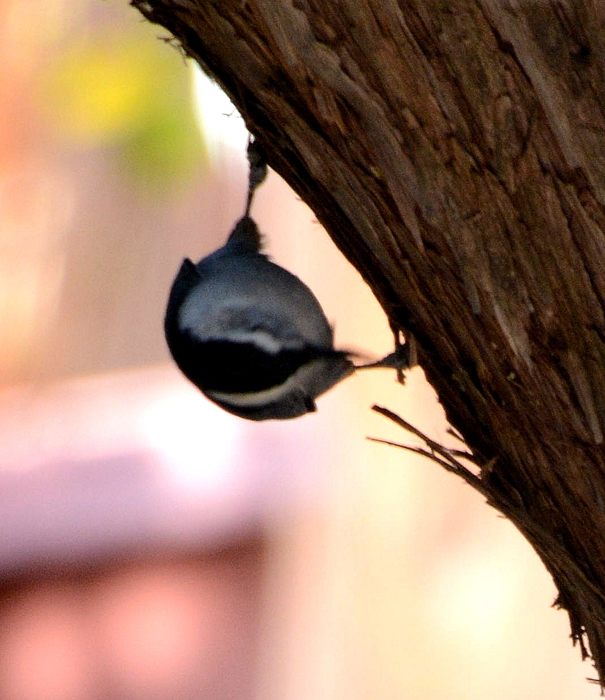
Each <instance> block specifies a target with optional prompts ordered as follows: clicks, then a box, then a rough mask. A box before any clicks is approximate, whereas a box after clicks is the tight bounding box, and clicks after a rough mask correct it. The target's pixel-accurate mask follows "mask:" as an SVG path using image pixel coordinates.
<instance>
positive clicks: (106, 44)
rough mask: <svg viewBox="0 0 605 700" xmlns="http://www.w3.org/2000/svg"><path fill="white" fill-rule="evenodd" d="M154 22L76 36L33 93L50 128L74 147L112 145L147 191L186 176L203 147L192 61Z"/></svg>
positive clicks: (198, 162) (202, 161)
mask: <svg viewBox="0 0 605 700" xmlns="http://www.w3.org/2000/svg"><path fill="white" fill-rule="evenodd" d="M157 35H158V28H157V27H155V26H153V25H151V24H148V23H142V22H140V21H138V22H136V23H135V22H133V24H132V26H131V27H129V28H127V29H120V30H113V31H111V30H108V29H107V28H103V30H102V33H101V31H100V32H99V33H96V34H93V35H91V36H88V37H84V38H83V37H82V36H81V35H80V36H78V37H77V38H76V39H75V40H73V41H72V42H71V43H68V44H67V45H66V46H65V47H64V50H62V51H61V52H59V53H58V54H57V57H56V58H55V59H54V60H53V61H52V62H51V63H50V64H49V65H48V66H47V67H46V68H45V70H43V71H42V74H41V76H40V90H39V98H40V101H41V104H42V106H43V109H44V111H45V113H46V114H47V115H48V121H49V122H50V124H51V125H52V128H53V130H54V131H55V132H56V133H57V134H58V135H59V136H60V137H62V138H63V139H64V140H66V141H68V142H70V143H72V144H73V145H74V146H79V147H96V148H98V147H102V146H111V147H113V148H115V149H116V152H117V153H118V155H119V156H120V157H121V158H122V159H123V162H124V165H125V167H126V169H127V170H128V171H129V172H130V173H131V174H132V175H133V176H134V177H135V178H136V179H137V181H139V182H140V183H143V184H144V185H145V186H146V187H151V188H152V189H153V190H156V189H158V186H159V185H160V184H161V186H162V188H165V187H166V185H172V186H174V185H176V184H179V183H182V182H183V181H185V180H187V179H189V178H190V177H191V176H192V175H193V174H194V173H195V171H196V170H197V169H198V168H199V167H200V166H203V165H204V164H205V162H206V159H207V149H206V148H205V145H204V143H203V139H202V137H201V134H200V130H199V126H198V124H197V122H196V118H195V111H194V106H193V103H192V66H188V65H187V63H186V61H185V60H184V58H183V56H182V55H181V54H180V53H179V52H178V51H177V50H176V49H175V48H174V47H172V46H170V45H169V42H167V41H160V40H158V36H157Z"/></svg>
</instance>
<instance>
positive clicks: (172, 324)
mask: <svg viewBox="0 0 605 700" xmlns="http://www.w3.org/2000/svg"><path fill="white" fill-rule="evenodd" d="M248 161H249V163H250V175H249V187H248V198H247V202H246V209H245V213H244V216H243V217H242V218H241V219H240V220H239V221H238V222H237V224H236V225H235V228H234V229H233V231H232V232H231V234H230V236H229V238H228V240H227V242H226V243H225V245H224V246H223V247H222V248H219V249H218V250H217V251H215V252H214V253H212V254H211V255H208V256H207V257H205V258H203V259H202V260H200V261H199V262H198V263H197V264H194V263H193V262H192V261H191V260H189V259H185V260H184V261H183V263H182V265H181V268H180V270H179V272H178V274H177V276H176V279H175V280H174V283H173V285H172V289H171V291H170V296H169V299H168V308H167V310H166V316H165V320H164V331H165V335H166V340H167V343H168V347H169V349H170V352H171V354H172V357H173V358H174V361H175V362H176V364H177V365H178V367H179V368H180V369H181V371H182V372H183V374H184V375H185V376H186V377H187V378H188V379H189V380H190V381H192V382H193V383H194V384H195V385H196V386H197V387H198V388H199V389H200V390H201V391H202V393H203V394H204V395H205V396H207V397H208V398H209V399H210V400H211V401H213V402H214V403H216V404H218V405H219V406H221V407H222V408H223V409H225V410H226V411H228V412H229V413H233V414H235V415H237V416H240V417H241V418H247V419H249V420H256V421H260V420H268V419H286V418H296V417H298V416H302V415H304V414H305V413H310V412H312V411H315V410H316V406H315V399H316V398H317V397H318V396H320V395H321V394H323V393H324V392H326V391H327V390H328V389H330V388H331V387H333V386H334V385H335V384H337V383H338V382H339V381H340V380H341V379H344V378H345V377H347V376H348V375H350V374H352V373H353V372H354V371H355V370H356V369H361V368H369V367H394V368H397V369H402V368H406V367H407V366H408V358H407V345H402V346H400V347H398V348H397V349H396V351H395V352H394V353H391V354H390V355H388V356H387V357H386V358H384V359H383V360H381V361H379V362H375V363H372V364H369V365H362V366H361V367H359V366H355V365H354V364H353V362H352V361H351V359H350V356H351V355H352V354H353V353H350V352H347V351H344V350H336V349H335V348H334V337H333V331H332V328H331V326H330V324H329V323H328V320H327V319H326V316H325V314H324V312H323V310H322V308H321V306H320V304H319V302H318V301H317V299H316V298H315V296H314V294H313V292H311V290H310V289H309V288H308V287H307V286H306V285H305V284H304V283H303V282H302V281H301V280H300V279H299V278H298V277H296V276H295V275H293V274H292V273H290V272H288V271H287V270H285V269H284V268H283V267H280V266H279V265H276V264H275V263H273V262H271V261H270V260H269V259H268V258H267V256H266V255H265V254H264V253H263V252H262V246H261V236H260V233H259V231H258V228H257V226H256V223H255V222H254V221H253V219H252V218H251V217H250V208H251V205H252V198H253V196H254V192H255V190H256V188H257V187H258V186H259V185H260V184H261V183H262V182H263V180H264V179H265V177H266V174H267V165H266V160H265V157H264V152H263V151H262V148H261V147H260V144H259V143H258V142H257V141H251V142H250V143H249V145H248Z"/></svg>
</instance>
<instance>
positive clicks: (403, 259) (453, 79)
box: [133, 0, 605, 679]
mask: <svg viewBox="0 0 605 700" xmlns="http://www.w3.org/2000/svg"><path fill="white" fill-rule="evenodd" d="M133 4H134V5H135V6H136V7H138V8H139V10H140V11H141V12H142V13H143V14H144V15H145V16H146V17H148V18H149V19H150V20H152V21H154V22H157V23H159V24H162V25H163V26H165V27H166V28H168V29H169V30H170V31H171V32H172V33H173V34H174V36H175V37H176V38H177V39H178V41H179V42H180V43H181V45H182V46H183V48H184V50H185V52H186V53H187V54H189V55H191V56H192V57H193V58H195V59H196V60H197V61H198V62H199V63H200V64H201V65H202V67H203V68H204V69H205V70H206V71H207V72H208V73H209V74H210V75H212V76H213V77H214V78H215V79H216V80H217V81H218V82H219V84H220V85H221V86H222V87H223V88H224V89H225V90H226V92H227V93H228V94H229V95H230V97H231V98H232V100H233V102H234V103H235V104H236V106H237V107H238V109H239V110H240V111H241V113H242V115H243V116H244V118H245V120H246V123H247V125H248V127H249V129H250V130H251V131H252V133H254V134H255V135H256V136H257V137H258V138H259V139H260V140H261V142H262V143H263V144H264V145H265V147H266V150H267V151H268V153H269V162H270V165H271V166H272V167H273V168H274V169H275V170H277V171H278V172H279V173H280V174H281V175H282V176H283V177H284V178H285V179H286V180H287V181H288V182H289V183H290V184H291V185H292V187H293V188H294V189H295V190H296V191H297V192H298V194H300V196H301V197H302V198H303V199H304V200H305V201H306V202H307V203H308V204H309V205H310V206H311V208H312V209H313V210H314V212H315V214H316V215H317V217H318V219H319V220H320V221H321V223H322V224H323V225H324V226H325V228H326V229H327V231H328V232H329V234H330V235H331V236H332V237H333V239H334V240H335V241H336V243H337V245H338V246H339V247H340V249H341V250H342V251H343V252H344V254H345V255H346V256H347V257H348V258H349V259H350V260H351V262H352V263H353V264H354V265H355V266H356V267H357V268H358V269H359V270H360V272H361V273H362V275H363V276H364V278H365V279H366V281H367V282H368V284H369V285H370V286H371V287H372V289H373V290H374V292H375V293H376V295H377V297H378V299H379V300H380V301H381V303H382V305H383V306H384V308H385V311H386V312H387V314H388V316H389V319H390V320H391V322H392V324H393V325H394V326H395V327H398V328H401V329H403V330H405V331H406V332H407V333H412V334H413V336H414V337H415V339H416V342H417V346H418V359H419V363H420V364H421V365H422V367H423V368H424V370H425V372H426V374H427V376H428V378H429V381H430V382H431V383H432V384H433V386H434V387H435V389H436V390H437V392H438V395H439V397H440V400H441V402H442V403H443V405H444V407H445V409H446V412H447V416H448V419H449V420H450V422H451V423H452V425H453V426H455V428H456V429H457V430H458V431H459V432H460V433H461V434H462V435H463V436H464V438H465V440H466V441H467V443H468V445H469V446H470V447H471V448H472V450H473V452H474V454H475V457H476V458H477V460H478V462H479V463H480V464H482V465H483V469H482V472H481V483H482V489H481V490H482V492H483V493H485V494H486V496H487V498H488V500H489V502H490V503H491V504H492V505H494V506H495V507H496V508H498V509H499V510H501V511H502V512H503V513H504V514H505V515H506V516H507V517H508V518H510V520H512V521H513V522H514V523H515V524H516V526H517V527H518V528H519V529H520V530H521V532H522V533H523V534H524V535H525V536H526V537H527V538H528V540H529V541H530V542H531V543H532V545H533V546H534V548H535V550H536V551H537V553H538V554H539V556H540V557H541V558H542V560H543V562H544V564H545V565H546V567H547V568H548V570H549V571H550V573H551V574H552V576H553V578H554V580H555V583H556V585H557V587H558V590H559V593H560V595H559V598H558V603H559V605H561V606H562V607H564V608H565V609H566V610H567V611H568V613H569V617H570V621H571V630H572V636H573V639H574V641H578V642H579V643H580V647H581V651H582V654H584V655H585V654H587V653H588V647H589V649H590V653H591V655H592V657H593V660H594V663H595V666H596V669H597V671H598V673H599V676H600V678H601V679H604V678H605V449H604V445H603V436H604V433H605V343H604V340H605V209H604V207H603V205H604V203H605V3H603V2H601V0H568V1H567V0H535V1H531V0H380V2H374V1H373V0H330V1H328V2H326V0H133ZM403 390H404V389H403Z"/></svg>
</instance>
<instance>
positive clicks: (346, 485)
mask: <svg viewBox="0 0 605 700" xmlns="http://www.w3.org/2000/svg"><path fill="white" fill-rule="evenodd" d="M158 37H160V38H164V39H166V38H167V34H166V32H165V31H164V30H162V29H161V28H158V27H153V26H151V25H149V24H146V23H144V22H143V21H142V18H141V17H140V16H139V14H138V13H137V12H135V11H134V10H133V9H132V8H130V7H129V6H128V5H127V2H126V0H119V1H118V0H110V1H108V2H101V1H100V0H94V1H93V0H90V1H89V0H79V1H78V2H76V1H74V0H28V1H27V2H23V1H22V0H0V39H1V40H0V75H1V76H2V77H1V79H0V80H1V87H0V123H1V128H0V251H1V254H0V340H1V342H0V699H1V700H100V699H107V700H109V699H111V700H143V699H144V700H227V699H228V700H236V699H237V700H345V699H346V700H370V699H371V700H390V699H395V698H397V699H398V700H401V699H406V700H446V699H447V700H455V699H457V698H460V699H464V700H474V699H477V700H479V699H481V700H484V699H485V698H490V699H491V700H498V699H500V698H502V699H504V698H506V699H507V700H509V699H511V698H514V699H515V700H525V699H527V700H530V699H532V700H533V699H534V698H536V697H548V698H550V699H551V700H555V699H558V698H561V699H563V698H569V697H574V698H575V699H576V700H579V699H580V698H597V697H598V689H597V687H596V686H594V685H591V684H589V683H588V682H587V681H586V677H587V676H588V677H591V676H594V672H593V670H592V667H591V666H590V665H589V664H582V663H581V662H580V654H579V651H578V650H577V649H573V648H572V646H571V642H570V640H569V629H568V622H567V618H566V616H565V614H564V613H562V612H557V611H555V610H553V609H552V608H551V604H552V602H553V600H554V597H555V589H554V587H553V584H552V582H551V580H550V577H549V576H548V575H547V574H546V572H545V571H544V570H543V568H542V566H541V564H540V562H539V560H538V558H537V556H536V555H535V554H534V553H533V551H532V550H531V549H530V548H529V546H528V545H527V544H526V543H525V541H524V540H523V539H522V538H521V536H520V535H519V534H518V533H517V532H516V530H515V529H514V528H513V527H512V526H511V525H510V524H509V523H507V522H506V521H505V520H504V519H502V518H500V517H499V516H498V514H497V513H496V512H495V511H494V510H492V509H491V508H489V507H488V506H487V505H486V504H485V503H484V502H483V499H482V498H481V497H480V496H479V495H478V494H476V493H474V492H472V491H471V489H470V488H468V487H466V486H465V485H464V484H463V483H462V482H461V481H459V480H457V479H455V478H454V477H452V476H450V475H448V474H446V473H445V472H444V471H443V470H441V469H440V468H439V467H437V466H436V465H434V464H432V463H431V462H428V461H426V460H423V459H421V458H418V457H415V456H413V455H410V454H409V453H406V452H404V451H403V450H398V449H396V448H392V447H386V446H384V445H379V444H375V443H371V442H369V441H367V440H366V436H375V437H382V438H388V439H392V440H396V441H399V442H406V443H408V442H410V443H412V444H414V439H413V438H410V437H409V436H407V435H405V434H402V433H401V432H400V431H398V430H397V429H396V428H394V427H392V426H391V425H389V423H388V421H387V420H386V419H384V418H382V417H380V416H377V415H375V414H373V413H372V412H371V411H370V406H371V404H372V403H379V404H382V405H386V406H388V407H390V408H391V409H392V410H394V411H396V412H398V413H400V414H401V415H402V416H404V417H405V418H406V419H408V420H409V421H411V422H412V423H413V424H415V425H416V426H418V427H419V428H420V429H422V430H424V431H425V432H427V433H428V434H429V435H430V436H431V437H433V438H435V439H437V440H441V441H447V440H448V439H449V438H448V436H447V435H446V428H447V425H446V422H445V420H444V417H443V414H442V411H441V409H440V407H439V404H438V403H437V401H436V399H435V396H434V394H433V392H432V390H431V389H430V387H428V386H427V385H426V383H425V381H424V378H423V375H422V372H421V371H420V370H419V369H415V370H413V371H412V372H410V373H409V375H408V381H407V385H406V387H405V388H402V387H400V386H398V385H397V384H396V383H395V378H394V376H393V373H392V372H387V371H384V370H381V371H376V372H373V373H372V372H368V373H365V374H362V375H360V376H357V377H353V378H351V379H349V380H347V381H346V382H344V383H342V384H341V385H340V386H338V387H337V388H335V389H334V390H333V391H331V392H330V393H329V394H328V395H327V396H325V397H324V398H322V399H320V401H319V412H318V413H317V414H315V415H311V416H307V417H305V418H302V419H299V420H297V421H293V422H286V423H282V424H279V423H267V424H260V425H256V424H252V423H247V422H245V421H242V420H240V419H237V418H235V417H232V416H229V415H227V414H226V413H223V412H221V411H220V410H219V409H218V408H216V407H215V406H213V405H211V404H210V403H209V402H208V401H206V399H204V397H203V396H202V395H201V394H200V393H199V392H198V391H197V390H196V389H195V388H193V387H192V386H190V385H189V384H188V383H187V381H186V380H185V379H184V378H183V377H182V376H181V375H180V374H179V373H178V371H177V370H176V368H175V367H174V366H173V365H172V364H171V362H170V360H169V356H168V352H167V349H166V347H165V343H164V339H163V335H162V319H163V313H164V306H165V302H166V298H167V294H168V289H169V287H170V284H171V282H172V279H173V277H174V275H175V273H176V271H177V269H178V267H179V265H180V262H181V260H182V258H183V257H185V256H189V257H192V258H196V259H197V258H199V257H201V256H203V255H206V254H207V253H208V252H210V251H212V250H213V249H215V248H216V247H218V246H219V245H221V244H222V243H223V242H224V240H225V238H226V236H227V234H228V232H229V230H230V228H231V227H232V225H233V223H234V221H235V220H236V219H237V218H238V217H239V216H240V215H241V213H242V211H243V206H244V198H245V191H246V175H247V167H246V162H245V156H244V152H245V144H246V132H245V129H244V127H243V123H242V121H241V119H240V118H239V117H238V116H237V114H236V113H235V111H234V110H233V108H232V107H231V106H230V105H229V103H228V102H226V101H225V100H224V98H222V97H221V95H220V93H219V92H218V90H217V89H216V88H215V87H213V86H212V84H211V83H209V81H207V80H206V79H205V78H203V77H202V76H201V75H200V74H199V73H197V72H196V70H195V67H194V66H193V65H192V64H191V63H190V62H187V61H185V60H184V59H183V57H182V56H181V55H180V54H179V52H178V50H177V49H176V48H175V47H174V46H173V45H171V43H170V41H159V40H158ZM254 215H255V218H256V219H257V221H258V222H259V224H260V227H261V229H262V230H263V231H264V232H265V233H266V234H267V247H268V249H269V251H270V254H271V255H272V257H273V258H274V259H275V260H276V261H278V262H280V263H282V264H283V265H285V266H286V267H288V268H289V269H290V270H292V271H293V272H295V273H296V274H298V275H299V276H300V277H301V278H302V279H304V280H305V281H306V282H307V283H308V284H309V285H310V286H311V288H312V289H313V290H314V291H315V293H316V294H317V296H318V297H319V299H320V300H321V302H322V304H323V305H324V308H325V310H326V313H327V315H328V318H329V319H330V320H331V321H332V322H333V323H334V324H335V328H336V337H337V341H338V344H340V345H341V346H345V347H351V348H356V349H360V350H363V351H367V352H368V353H369V354H370V355H372V356H374V357H379V356H381V355H383V354H385V353H387V352H389V351H390V349H391V347H392V338H391V335H390V332H389V330H388V326H387V323H386V320H385V318H384V315H383V314H382V312H381V310H380V309H379V307H378V306H377V304H376V302H375V300H374V299H373V297H372V295H371V293H370V292H369V291H368V290H367V289H366V288H365V286H364V284H363V283H362V281H361V279H360V278H359V276H358V274H357V273H356V272H355V271H354V270H353V269H352V268H351V267H350V266H349V265H348V264H347V263H346V262H345V261H344V260H343V258H342V257H341V256H340V254H339V253H338V252H337V251H336V250H335V249H334V247H333V245H332V244H331V242H330V241H329V239H328V238H327V236H326V235H325V233H324V232H323V231H322V230H321V228H320V227H319V226H318V225H317V223H316V222H315V221H314V219H313V216H312V214H311V213H310V212H309V210H308V209H307V208H306V207H305V206H304V205H303V204H302V203H301V202H300V201H298V200H297V198H296V197H295V196H294V195H293V194H292V193H291V191H290V190H289V188H288V187H287V186H286V185H285V183H284V182H282V181H281V180H280V179H279V178H278V177H277V176H276V175H275V174H273V173H272V174H271V176H270V178H269V180H268V182H267V183H266V184H265V185H263V187H262V188H261V190H260V191H259V193H258V197H257V199H256V202H255V207H254Z"/></svg>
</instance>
